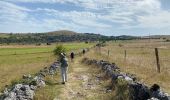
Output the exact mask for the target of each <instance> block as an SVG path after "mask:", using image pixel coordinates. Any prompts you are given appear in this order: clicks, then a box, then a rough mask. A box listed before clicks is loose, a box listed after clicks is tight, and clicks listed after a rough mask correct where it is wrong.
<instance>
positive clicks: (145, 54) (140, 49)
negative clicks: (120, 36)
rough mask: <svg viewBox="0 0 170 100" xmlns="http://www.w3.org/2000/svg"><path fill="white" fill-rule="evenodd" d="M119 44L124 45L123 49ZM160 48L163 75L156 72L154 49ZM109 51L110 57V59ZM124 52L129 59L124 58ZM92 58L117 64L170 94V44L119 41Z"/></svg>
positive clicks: (111, 43)
mask: <svg viewBox="0 0 170 100" xmlns="http://www.w3.org/2000/svg"><path fill="white" fill-rule="evenodd" d="M119 44H121V45H123V46H122V47H120V46H119ZM155 47H157V48H159V55H160V64H161V73H160V74H159V73H157V70H156V58H155V52H154V48H155ZM108 50H110V56H109V57H108ZM124 50H126V51H127V58H126V60H125V58H124ZM91 57H92V58H97V59H105V60H109V61H110V62H115V63H116V64H117V65H118V66H119V67H120V68H121V70H122V71H124V72H128V73H132V74H136V75H137V77H139V79H140V81H141V82H143V83H146V84H148V85H152V84H154V83H157V84H159V85H160V86H161V87H162V88H163V90H165V91H166V92H168V93H170V78H169V77H170V66H169V65H170V43H168V42H166V43H164V42H160V41H155V40H154V41H152V40H151V41H150V42H149V43H148V41H137V40H136V41H125V42H122V41H119V42H116V43H114V42H110V43H108V46H106V47H104V48H101V52H99V50H97V49H96V50H95V51H94V52H93V53H92V54H91Z"/></svg>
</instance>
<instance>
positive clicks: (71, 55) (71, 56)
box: [70, 52, 74, 62]
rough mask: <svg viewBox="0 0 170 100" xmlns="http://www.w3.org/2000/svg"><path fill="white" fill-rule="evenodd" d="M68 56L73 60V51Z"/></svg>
mask: <svg viewBox="0 0 170 100" xmlns="http://www.w3.org/2000/svg"><path fill="white" fill-rule="evenodd" d="M70 58H71V62H73V59H74V52H71V54H70Z"/></svg>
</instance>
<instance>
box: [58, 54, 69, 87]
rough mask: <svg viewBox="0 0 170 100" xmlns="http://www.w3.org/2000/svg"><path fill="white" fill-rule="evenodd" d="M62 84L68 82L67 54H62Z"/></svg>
mask: <svg viewBox="0 0 170 100" xmlns="http://www.w3.org/2000/svg"><path fill="white" fill-rule="evenodd" d="M60 63H61V77H62V84H65V82H67V70H68V59H67V58H66V54H65V53H61V54H60Z"/></svg>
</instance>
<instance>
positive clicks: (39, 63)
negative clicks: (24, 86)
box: [0, 42, 94, 90]
mask: <svg viewBox="0 0 170 100" xmlns="http://www.w3.org/2000/svg"><path fill="white" fill-rule="evenodd" d="M62 44H63V45H64V47H65V48H66V49H67V51H68V52H70V51H72V50H81V49H82V48H88V47H91V46H93V45H94V43H88V44H85V43H76V42H75V43H62ZM55 46H56V44H52V45H48V46H47V45H41V46H35V45H3V46H0V78H1V79H0V90H2V89H3V88H4V87H5V85H9V84H10V83H11V82H13V81H16V80H19V79H20V78H22V75H24V74H34V73H36V72H38V71H39V70H40V69H42V68H44V67H46V66H49V65H50V64H51V63H52V62H53V61H54V60H55V59H56V57H55V56H54V55H53V52H52V51H53V50H54V48H55Z"/></svg>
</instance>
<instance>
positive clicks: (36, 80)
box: [0, 61, 60, 100]
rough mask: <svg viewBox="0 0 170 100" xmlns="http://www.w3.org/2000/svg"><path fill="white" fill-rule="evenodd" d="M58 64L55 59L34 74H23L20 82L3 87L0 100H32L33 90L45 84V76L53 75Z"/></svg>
mask: <svg viewBox="0 0 170 100" xmlns="http://www.w3.org/2000/svg"><path fill="white" fill-rule="evenodd" d="M59 66H60V63H59V62H58V61H56V62H54V63H53V64H51V66H50V67H49V68H48V67H45V68H44V69H42V70H40V71H39V72H38V73H37V74H35V76H31V75H23V79H22V80H21V82H20V83H18V84H13V85H12V86H10V87H6V88H5V90H4V92H3V93H2V95H0V100H33V97H34V95H35V92H34V91H35V90H36V89H37V88H38V87H44V86H45V80H44V78H45V76H47V75H54V74H55V73H56V71H57V68H58V67H59Z"/></svg>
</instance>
